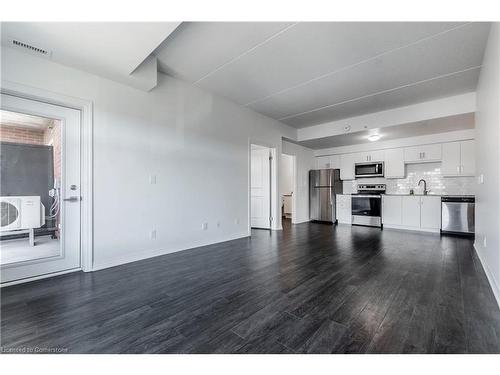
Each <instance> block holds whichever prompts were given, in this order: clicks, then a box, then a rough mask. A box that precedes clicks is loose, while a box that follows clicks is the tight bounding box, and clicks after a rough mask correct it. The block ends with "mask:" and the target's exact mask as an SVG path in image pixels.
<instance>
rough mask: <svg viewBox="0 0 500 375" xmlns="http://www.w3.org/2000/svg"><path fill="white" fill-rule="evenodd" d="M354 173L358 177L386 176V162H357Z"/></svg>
mask: <svg viewBox="0 0 500 375" xmlns="http://www.w3.org/2000/svg"><path fill="white" fill-rule="evenodd" d="M354 174H355V176H356V177H357V178H362V177H384V163H356V164H355V165H354Z"/></svg>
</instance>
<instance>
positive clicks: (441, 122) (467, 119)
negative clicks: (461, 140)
mask: <svg viewBox="0 0 500 375" xmlns="http://www.w3.org/2000/svg"><path fill="white" fill-rule="evenodd" d="M473 128H474V113H465V114H461V115H455V116H448V117H441V118H436V119H431V120H426V121H418V122H411V123H407V124H402V125H394V126H388V127H384V128H381V129H378V128H375V129H368V130H365V131H359V132H355V133H347V134H341V135H336V136H332V137H324V138H317V139H311V140H307V141H302V142H295V143H298V144H300V145H302V146H305V147H308V148H312V149H315V150H319V149H323V148H330V147H340V146H349V145H358V144H363V143H372V142H371V141H370V140H369V139H368V136H369V135H370V134H379V135H380V136H381V138H380V141H390V140H393V139H399V138H409V137H417V136H420V135H428V134H438V133H446V132H450V131H456V130H464V129H473Z"/></svg>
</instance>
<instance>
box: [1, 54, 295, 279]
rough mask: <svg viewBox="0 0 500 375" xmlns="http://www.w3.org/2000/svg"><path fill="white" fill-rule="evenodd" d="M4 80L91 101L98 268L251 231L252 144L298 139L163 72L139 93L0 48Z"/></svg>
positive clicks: (277, 145) (292, 131)
mask: <svg viewBox="0 0 500 375" xmlns="http://www.w3.org/2000/svg"><path fill="white" fill-rule="evenodd" d="M2 79H3V80H8V81H12V82H16V83H19V84H22V85H27V86H32V87H36V88H40V89H44V90H48V91H52V92H56V93H59V94H63V95H67V96H73V97H78V98H83V99H87V100H91V101H92V102H93V106H94V107H93V108H94V114H93V115H94V119H93V124H94V267H95V268H96V269H97V268H103V267H107V266H112V265H116V264H119V263H123V262H127V261H132V260H136V259H141V258H145V257H149V256H153V255H158V254H162V253H168V252H173V251H177V250H181V249H186V248H190V247H194V246H199V245H204V244H210V243H215V242H219V241H224V240H228V239H232V238H237V237H242V236H246V235H248V208H249V207H248V204H249V199H248V196H249V190H248V185H249V183H248V178H249V170H248V165H249V160H248V159H249V144H250V143H251V142H254V143H259V144H264V145H267V146H269V147H275V148H276V153H277V155H280V154H281V143H282V137H287V138H291V139H294V138H296V130H295V129H293V128H291V127H288V126H286V125H283V124H281V123H279V122H277V121H274V120H271V119H269V118H267V117H265V116H262V115H259V114H257V113H256V112H253V111H251V110H249V109H246V108H243V107H241V106H239V105H236V104H234V103H232V102H229V101H227V100H225V99H222V98H220V97H217V96H214V95H211V94H209V93H207V92H204V91H203V90H201V89H198V88H196V87H194V86H192V85H189V84H186V83H184V82H181V81H179V80H176V79H173V78H171V77H168V76H166V75H163V74H160V75H159V81H158V86H157V87H156V88H155V89H153V90H152V91H151V92H143V91H139V90H137V89H134V88H131V87H128V86H125V85H122V84H119V83H115V82H113V81H110V80H107V79H103V78H100V77H98V76H95V75H92V74H89V73H85V72H82V71H79V70H75V69H72V68H68V67H65V66H62V65H59V64H55V63H52V62H50V61H49V60H46V59H41V58H37V57H34V56H31V55H27V54H23V53H20V52H18V51H15V50H12V49H9V48H3V49H2ZM277 164H278V165H279V163H277ZM152 174H153V175H156V178H157V184H156V185H151V184H149V175H152ZM278 194H279V191H278V187H277V186H276V195H277V196H278ZM275 203H276V204H275V211H276V212H279V211H278V210H279V206H280V202H279V200H276V202H275ZM277 216H278V218H279V220H281V215H277ZM237 220H238V221H239V223H237ZM217 221H219V222H220V223H221V225H220V228H217V225H216V223H217ZM203 222H208V230H207V231H203V230H202V223H203ZM279 224H280V226H281V223H279ZM153 228H154V229H156V231H157V239H156V240H151V239H150V238H149V234H150V231H151V230H152V229H153Z"/></svg>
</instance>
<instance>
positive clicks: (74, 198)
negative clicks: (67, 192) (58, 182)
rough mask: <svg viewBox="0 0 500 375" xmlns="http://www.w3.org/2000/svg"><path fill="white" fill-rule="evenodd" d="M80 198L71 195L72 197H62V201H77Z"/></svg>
mask: <svg viewBox="0 0 500 375" xmlns="http://www.w3.org/2000/svg"><path fill="white" fill-rule="evenodd" d="M81 200H82V197H77V196H72V197H69V198H64V199H63V201H65V202H78V201H81Z"/></svg>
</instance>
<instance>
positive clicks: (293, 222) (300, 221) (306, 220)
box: [292, 219, 311, 224]
mask: <svg viewBox="0 0 500 375" xmlns="http://www.w3.org/2000/svg"><path fill="white" fill-rule="evenodd" d="M310 221H311V220H309V219H302V220H297V221H293V220H292V224H302V223H309V222H310Z"/></svg>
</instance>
